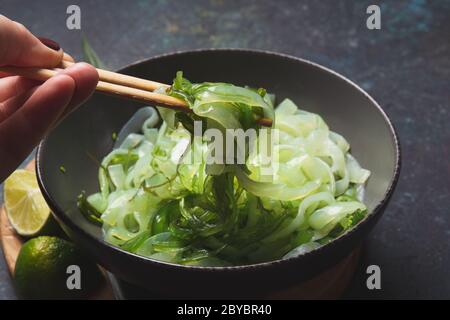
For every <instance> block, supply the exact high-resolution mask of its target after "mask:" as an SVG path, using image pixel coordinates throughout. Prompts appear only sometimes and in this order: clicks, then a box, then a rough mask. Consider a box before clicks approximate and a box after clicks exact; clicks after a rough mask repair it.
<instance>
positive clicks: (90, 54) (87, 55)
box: [81, 35, 106, 69]
mask: <svg viewBox="0 0 450 320" xmlns="http://www.w3.org/2000/svg"><path fill="white" fill-rule="evenodd" d="M81 46H82V48H83V54H84V60H85V61H86V62H87V63H90V64H92V65H93V66H94V67H96V68H100V69H106V67H105V64H104V63H103V62H102V61H101V60H100V58H99V57H98V55H97V53H96V52H95V51H94V49H92V47H91V45H90V44H89V42H88V40H87V38H86V37H85V36H84V35H83V36H82V39H81Z"/></svg>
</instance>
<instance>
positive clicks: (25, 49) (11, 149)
mask: <svg viewBox="0 0 450 320" xmlns="http://www.w3.org/2000/svg"><path fill="white" fill-rule="evenodd" d="M47 45H48V46H46V45H44V44H43V43H42V42H41V41H40V40H39V39H38V38H36V37H35V36H34V35H33V34H31V32H30V31H28V30H27V29H26V28H25V27H24V26H23V25H21V24H19V23H17V22H14V21H12V20H10V19H8V18H6V17H4V16H2V15H0V66H5V65H10V66H20V67H45V68H53V67H56V66H58V65H59V64H60V63H61V61H62V59H63V51H62V50H61V49H60V48H59V45H58V44H56V43H52V42H49V41H47ZM52 48H53V49H52ZM97 82H98V73H97V71H96V70H95V68H93V67H92V66H90V65H88V64H86V63H77V64H75V65H73V66H71V67H70V68H67V69H64V70H62V71H61V72H60V74H58V75H56V76H54V77H52V78H50V79H49V80H47V81H45V82H44V83H41V82H37V81H34V80H29V79H25V78H23V77H20V76H8V75H6V74H1V73H0V183H1V182H2V181H3V180H4V179H6V177H8V176H9V174H11V172H12V171H14V170H15V169H16V168H17V166H18V165H19V164H20V163H21V162H22V161H23V160H24V159H25V158H26V157H27V155H28V154H29V153H30V152H31V151H32V150H33V148H34V147H35V146H36V145H37V144H38V143H39V141H41V139H42V138H43V137H44V136H45V135H46V134H47V133H48V132H49V130H50V129H51V128H53V127H54V126H55V125H56V124H58V122H59V121H60V120H61V119H62V118H63V117H64V116H66V115H67V114H68V113H70V112H71V111H73V110H74V109H75V108H76V106H78V105H79V104H81V103H82V102H83V101H85V100H86V99H87V98H88V97H89V96H90V95H91V93H92V92H93V90H94V89H95V86H96V85H97Z"/></svg>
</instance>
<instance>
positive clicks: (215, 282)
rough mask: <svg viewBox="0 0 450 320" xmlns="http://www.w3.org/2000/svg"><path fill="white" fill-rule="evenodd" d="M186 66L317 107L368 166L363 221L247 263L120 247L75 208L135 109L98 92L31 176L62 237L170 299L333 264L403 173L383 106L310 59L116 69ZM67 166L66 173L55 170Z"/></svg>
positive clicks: (359, 236)
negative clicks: (284, 254) (308, 248)
mask: <svg viewBox="0 0 450 320" xmlns="http://www.w3.org/2000/svg"><path fill="white" fill-rule="evenodd" d="M178 70H183V71H184V74H185V76H186V77H187V78H189V79H190V80H192V81H194V82H203V81H224V82H231V83H235V84H239V85H249V86H253V87H264V88H266V89H267V90H268V91H269V92H273V93H275V94H276V95H277V97H278V101H281V99H283V98H285V97H289V98H291V99H292V100H293V101H295V102H296V103H297V104H298V105H299V106H301V107H302V108H304V109H306V110H309V111H312V112H316V113H319V114H320V115H322V117H323V118H324V119H325V121H326V122H327V123H328V124H329V125H330V127H331V128H332V129H333V130H334V131H336V132H339V133H341V134H342V135H343V136H345V137H346V138H347V139H348V141H349V142H350V144H351V146H352V153H353V154H354V155H355V156H356V158H357V159H358V160H359V161H360V163H361V165H362V166H363V167H364V168H368V169H369V170H370V171H371V172H372V175H371V178H370V180H369V183H368V185H367V189H366V197H365V202H366V204H367V206H368V208H369V215H368V217H367V218H366V219H365V220H364V221H363V222H362V223H360V224H359V225H358V226H357V227H356V228H354V229H353V230H351V231H350V232H348V233H346V234H344V235H343V236H341V237H339V238H337V239H336V240H334V241H332V242H331V243H329V244H327V245H325V246H323V247H321V248H319V249H317V250H314V251H312V252H310V253H307V254H305V255H302V256H299V257H296V258H291V259H288V260H282V261H281V260H279V261H273V262H267V263H261V264H256V265H251V266H237V267H227V268H223V267H222V268H205V267H190V266H180V265H174V264H169V263H164V262H159V261H155V260H151V259H148V258H145V257H141V256H137V255H134V254H130V253H128V252H125V251H123V250H121V249H119V248H116V247H114V246H111V245H109V244H108V243H106V242H104V241H103V240H102V234H101V230H100V228H99V227H96V226H94V225H92V224H91V223H89V222H88V221H87V220H85V219H84V218H83V216H82V215H81V214H80V212H79V211H78V209H77V206H76V199H77V195H78V194H79V193H80V191H81V190H86V191H87V192H88V193H92V192H95V191H96V190H98V183H97V170H98V166H97V164H96V163H95V162H93V161H92V159H91V158H89V156H88V155H87V154H88V153H90V154H92V155H93V156H94V157H95V158H97V159H101V158H102V157H103V156H104V155H106V154H107V153H108V152H110V151H111V148H112V145H113V141H112V139H111V134H112V132H118V131H119V130H120V128H121V127H122V126H123V124H124V123H125V122H126V121H127V120H128V119H129V117H130V116H131V115H132V114H133V113H134V112H135V111H136V110H137V109H138V108H139V107H141V105H139V104H137V103H133V102H128V101H124V100H119V99H116V98H112V97H108V96H103V95H94V96H93V97H92V98H91V99H90V100H89V101H88V102H86V103H85V104H84V105H83V106H81V107H80V108H79V109H78V110H77V111H76V112H75V113H74V114H72V115H71V116H70V117H68V118H67V119H66V120H65V121H64V122H63V123H62V124H61V125H60V126H59V127H58V128H56V130H54V131H53V132H52V133H51V134H50V135H49V136H48V137H47V138H46V139H45V140H44V141H43V142H42V143H41V145H40V147H39V149H38V154H37V165H36V166H37V174H38V179H39V185H40V187H41V190H42V193H43V194H44V196H45V198H46V200H47V201H48V203H49V205H50V207H51V209H52V210H53V213H54V215H55V217H56V219H57V220H58V221H59V222H60V224H61V225H62V227H63V228H64V230H65V231H66V232H67V234H68V235H69V236H70V237H71V238H72V239H73V240H74V241H75V242H76V243H77V244H78V245H79V246H80V247H82V248H83V249H85V250H86V251H87V252H88V253H90V254H91V255H92V256H93V258H94V259H96V260H97V261H98V262H99V263H100V264H101V265H103V266H104V267H105V268H106V269H108V270H110V271H111V272H113V273H114V274H116V275H117V276H119V277H120V278H122V279H123V280H126V281H128V282H130V283H134V284H137V285H140V286H143V287H145V288H148V289H150V290H152V291H154V292H161V293H164V294H169V295H172V296H189V297H198V296H203V297H213V296H228V297H237V296H252V297H255V296H259V295H261V294H264V293H265V292H270V291H272V290H278V289H283V288H286V287H289V286H293V285H295V284H297V283H300V282H301V281H303V280H305V279H308V278H310V277H311V276H313V275H315V274H317V273H318V272H320V271H322V270H324V269H326V268H328V267H330V266H332V265H334V264H335V263H336V262H337V261H339V260H340V259H342V258H343V257H345V256H347V255H348V254H349V253H350V252H351V251H352V250H353V249H354V248H355V247H357V246H358V245H359V244H360V243H361V241H362V240H363V239H364V238H365V236H367V234H368V232H369V231H370V230H371V229H372V228H373V226H374V225H375V223H376V222H377V220H378V219H379V218H380V216H381V215H382V213H383V211H384V209H385V208H386V205H387V203H388V201H389V198H390V197H391V195H392V192H393V190H394V187H395V185H396V182H397V179H398V176H399V171H400V150H399V142H398V138H397V136H396V133H395V130H394V128H393V126H392V124H391V122H390V120H389V118H388V117H387V115H386V114H385V113H384V112H383V110H382V109H381V107H380V106H379V105H378V104H377V103H376V102H375V101H374V100H373V99H372V98H371V97H370V96H369V95H368V94H367V93H365V92H364V91H363V90H362V89H361V88H359V87H358V86H356V85H355V84H353V83H352V82H350V81H349V80H347V79H346V78H344V77H342V76H340V75H339V74H337V73H335V72H333V71H331V70H329V69H326V68H324V67H322V66H319V65H317V64H314V63H311V62H309V61H305V60H301V59H298V58H294V57H289V56H286V55H281V54H276V53H270V52H261V51H250V50H199V51H191V52H182V53H174V54H169V55H164V56H159V57H155V58H151V59H148V60H145V61H142V62H138V63H135V64H133V65H130V66H128V67H126V68H124V69H122V70H121V72H123V73H125V74H130V75H134V76H138V77H142V78H148V79H152V80H156V81H160V82H164V83H171V81H172V78H173V77H174V75H175V73H176V71H178ZM61 165H64V167H65V168H66V170H67V172H66V173H65V174H62V173H60V170H59V167H60V166H61Z"/></svg>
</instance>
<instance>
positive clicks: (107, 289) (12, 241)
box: [0, 160, 114, 300]
mask: <svg viewBox="0 0 450 320" xmlns="http://www.w3.org/2000/svg"><path fill="white" fill-rule="evenodd" d="M26 169H27V170H32V171H34V160H33V161H31V162H30V163H29V164H28V165H27V166H26ZM0 243H1V246H2V250H3V254H4V256H5V261H6V265H7V267H8V270H9V273H10V275H11V278H12V277H13V275H14V268H15V265H16V260H17V256H18V255H19V251H20V248H21V247H22V244H23V243H24V239H23V238H22V237H21V236H19V235H18V234H17V233H16V232H15V231H14V228H13V227H12V226H11V224H10V223H9V221H8V217H7V216H6V211H5V208H4V207H3V205H2V204H1V205H0ZM103 275H104V281H103V283H102V285H101V286H100V287H99V289H98V290H96V291H95V292H93V293H92V294H91V295H90V296H89V297H87V299H90V300H113V299H114V294H113V290H112V287H111V284H110V282H109V280H108V277H107V276H106V274H105V273H104V272H103Z"/></svg>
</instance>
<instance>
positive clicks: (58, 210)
mask: <svg viewBox="0 0 450 320" xmlns="http://www.w3.org/2000/svg"><path fill="white" fill-rule="evenodd" d="M216 52H219V53H227V52H231V53H244V54H257V55H263V56H269V57H270V56H272V57H275V58H282V59H285V60H290V61H293V62H296V63H302V64H306V65H308V66H310V67H313V68H316V69H318V70H320V71H323V72H326V73H329V74H331V75H333V76H335V77H336V78H337V79H339V80H341V81H344V82H345V83H347V84H349V85H350V86H352V87H353V88H354V89H356V90H357V91H359V92H360V93H362V94H363V95H364V96H365V98H366V99H368V100H369V101H370V102H371V104H372V105H374V106H375V108H376V109H377V110H378V112H379V113H380V114H381V116H382V117H383V119H384V121H385V123H386V124H387V126H388V129H389V131H390V136H391V139H392V143H393V145H394V151H395V154H396V159H395V166H394V172H393V174H392V178H391V180H390V181H389V185H388V188H387V189H386V192H385V193H384V195H383V199H382V200H381V201H380V202H379V203H378V204H377V205H376V206H375V207H374V209H373V210H372V212H370V213H369V214H368V215H367V217H366V218H365V219H363V220H362V221H361V222H359V223H358V224H357V225H356V226H354V227H353V228H351V229H350V230H348V231H346V232H345V233H343V234H341V235H340V236H338V237H337V238H335V239H333V240H332V241H330V242H329V243H327V244H325V245H322V246H320V247H319V248H316V249H314V250H312V251H309V252H306V253H303V254H301V255H299V256H295V257H290V258H287V259H277V260H271V261H266V262H260V263H254V264H248V265H237V266H218V267H206V266H192V265H181V264H175V263H171V262H165V261H159V260H155V259H151V258H149V257H145V256H141V255H138V254H135V253H132V252H128V251H125V250H123V249H121V248H119V247H117V246H114V245H112V244H110V243H108V242H106V241H105V240H103V239H100V238H97V237H95V236H93V235H91V234H90V233H89V232H87V231H85V230H84V229H83V228H81V227H80V226H78V225H77V224H76V223H75V222H74V221H72V219H70V217H69V216H68V215H66V214H65V213H64V210H63V209H62V208H61V207H60V206H59V205H58V204H57V202H56V201H55V200H54V199H53V197H52V196H51V194H50V192H49V191H48V190H47V188H46V187H45V185H44V182H43V176H44V173H43V169H42V164H41V161H42V159H41V158H42V155H43V149H44V148H45V145H46V143H47V138H45V139H44V140H43V141H41V143H40V144H39V146H38V148H37V151H36V165H35V166H36V175H37V180H38V185H39V187H40V189H41V192H42V194H43V196H44V198H45V200H46V202H47V203H48V205H49V207H50V209H51V210H52V212H53V214H55V215H56V216H57V217H58V218H59V219H60V220H62V222H63V223H64V224H66V225H69V226H70V228H72V229H75V230H76V231H77V233H81V234H83V236H84V237H87V238H90V239H91V240H93V241H95V242H97V243H98V244H99V245H101V246H106V247H107V248H108V249H109V250H112V251H116V252H117V253H118V254H121V255H128V256H133V257H134V258H136V259H139V260H141V261H142V262H144V263H148V264H156V265H158V266H165V267H168V268H174V269H182V270H198V271H200V270H201V271H205V272H221V271H239V270H244V269H263V268H268V267H273V266H275V265H281V264H290V263H293V262H295V261H297V260H299V259H302V258H306V257H312V256H315V255H319V254H320V253H321V252H322V251H324V250H326V249H327V248H329V246H330V245H337V244H338V243H341V242H343V241H344V240H345V239H347V238H348V237H349V236H350V235H351V234H353V233H354V232H356V230H358V229H360V228H362V227H363V226H364V225H367V224H368V223H369V222H370V221H371V220H373V219H376V218H377V216H378V215H380V214H381V212H382V209H383V208H384V206H386V205H387V203H388V201H389V199H390V198H391V196H392V194H393V192H394V189H395V187H396V185H397V182H398V180H399V176H400V168H401V148H400V141H399V138H398V134H397V131H396V129H395V126H394V125H393V123H392V121H391V119H390V118H389V116H388V114H387V113H386V111H385V110H383V109H382V108H381V106H380V105H379V104H378V102H377V101H375V99H374V98H372V97H371V96H370V95H369V94H368V93H367V92H366V91H365V90H364V89H362V88H361V87H360V86H358V85H357V84H356V83H354V82H353V81H351V80H350V79H348V78H347V77H345V76H343V75H341V74H339V73H338V72H336V71H333V70H331V69H329V68H327V67H325V66H322V65H320V64H318V63H315V62H312V61H309V60H307V59H303V58H299V57H295V56H292V55H289V54H285V53H279V52H273V51H268V50H259V49H242V48H200V49H194V50H180V51H172V52H169V53H164V54H160V55H156V56H152V57H150V58H144V59H140V60H137V61H135V62H132V63H130V64H127V65H125V66H123V67H121V68H119V69H117V71H118V72H124V71H127V70H128V69H130V68H133V67H136V66H138V65H140V64H142V63H146V62H150V61H154V60H158V59H161V58H167V57H170V58H171V57H177V56H181V55H189V54H202V53H216Z"/></svg>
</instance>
